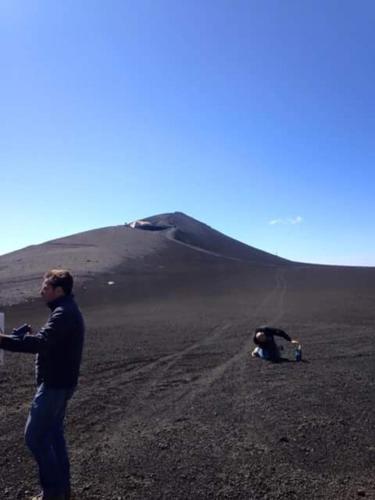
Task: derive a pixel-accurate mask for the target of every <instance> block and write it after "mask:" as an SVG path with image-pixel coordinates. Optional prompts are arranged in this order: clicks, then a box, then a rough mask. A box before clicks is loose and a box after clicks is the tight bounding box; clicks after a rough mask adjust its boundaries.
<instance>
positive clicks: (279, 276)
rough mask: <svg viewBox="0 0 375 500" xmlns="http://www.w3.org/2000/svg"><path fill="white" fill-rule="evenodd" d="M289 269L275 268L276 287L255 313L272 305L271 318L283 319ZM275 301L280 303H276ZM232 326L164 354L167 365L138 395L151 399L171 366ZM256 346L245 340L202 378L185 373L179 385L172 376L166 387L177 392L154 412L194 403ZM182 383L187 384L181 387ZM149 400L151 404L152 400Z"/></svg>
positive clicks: (162, 401)
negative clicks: (181, 349)
mask: <svg viewBox="0 0 375 500" xmlns="http://www.w3.org/2000/svg"><path fill="white" fill-rule="evenodd" d="M285 272H286V270H285V268H277V269H276V270H275V285H274V287H273V289H272V290H271V291H270V292H269V293H268V294H267V295H266V296H265V297H264V298H263V300H262V301H261V302H260V304H259V305H258V306H257V308H256V309H255V311H254V316H255V317H257V315H258V314H259V313H260V312H261V311H262V310H263V309H265V308H267V310H268V309H271V308H275V309H276V311H275V314H274V316H273V319H272V320H270V322H271V321H277V320H279V318H280V317H281V316H282V315H283V311H284V297H285V293H286V289H287V282H286V279H285ZM273 304H276V307H275V306H274V305H273ZM231 326H233V325H232V324H228V323H227V324H224V325H222V326H221V328H220V327H215V329H214V334H213V335H209V336H208V337H206V338H205V339H204V340H203V342H197V343H195V344H193V345H192V346H190V347H188V348H186V349H184V350H183V351H180V352H179V353H176V354H174V355H170V356H168V357H166V358H163V359H164V361H167V364H166V365H165V366H164V368H163V370H162V371H160V373H158V375H157V377H156V378H154V379H153V380H152V381H151V382H150V384H149V386H148V390H147V389H146V390H143V391H140V392H139V393H138V394H137V397H136V399H137V400H142V402H143V400H144V398H147V399H148V400H149V399H150V398H151V396H152V394H153V390H155V389H157V388H158V384H159V383H160V382H161V381H162V380H163V377H164V376H165V375H166V374H167V373H168V371H169V369H170V368H172V367H173V366H174V365H176V364H177V363H178V362H179V361H181V360H182V359H183V358H184V356H186V355H188V354H190V353H191V352H192V351H194V350H197V349H199V348H200V347H203V346H204V345H207V344H208V343H209V342H213V341H215V340H217V339H218V338H220V337H221V336H222V334H223V333H225V332H226V331H227V330H228V329H229V327H231ZM252 346H253V340H252V337H251V338H249V339H248V340H246V341H245V343H244V344H243V345H242V347H241V348H240V350H239V351H238V352H237V353H236V354H234V355H233V356H231V357H230V358H229V359H227V360H226V361H224V362H223V363H220V364H219V365H217V366H216V367H214V368H211V369H209V371H208V372H205V373H204V374H203V375H201V376H198V378H196V379H194V380H188V379H186V377H185V379H184V378H183V377H181V378H180V379H178V378H175V379H174V381H175V382H176V383H177V387H176V386H173V384H171V380H167V381H166V382H165V386H164V389H165V388H169V389H173V390H174V393H173V394H170V393H168V392H167V391H164V392H165V397H164V398H161V399H159V401H155V402H154V412H155V413H160V412H161V411H163V409H165V408H166V407H168V406H170V405H176V403H179V404H181V403H182V404H183V401H184V400H185V401H186V402H188V403H189V404H190V403H191V402H192V401H193V400H194V399H195V398H196V397H198V396H200V395H204V394H205V393H206V392H207V391H208V390H210V387H211V386H212V384H214V383H215V382H216V381H217V380H219V379H220V378H222V377H223V376H224V374H225V372H226V371H227V370H228V369H229V368H231V367H232V366H233V365H236V364H238V363H239V362H241V361H244V360H245V359H246V357H248V356H249V355H250V352H251V348H252ZM167 358H168V359H167ZM242 365H243V368H245V367H246V364H245V363H242ZM172 382H173V380H172ZM179 382H180V383H179ZM243 382H244V383H245V377H243ZM181 385H182V386H183V387H181ZM181 389H182V391H181ZM171 396H172V397H171ZM149 404H151V402H150V401H149Z"/></svg>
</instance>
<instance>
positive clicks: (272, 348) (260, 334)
mask: <svg viewBox="0 0 375 500" xmlns="http://www.w3.org/2000/svg"><path fill="white" fill-rule="evenodd" d="M275 336H276V337H280V338H283V339H284V340H287V341H288V342H291V343H292V344H299V342H298V340H295V339H291V338H290V337H289V335H288V334H287V333H286V332H284V331H283V330H280V329H278V328H272V327H270V326H262V327H259V328H256V330H255V334H254V339H253V340H254V344H256V346H257V347H255V349H254V350H253V352H252V353H251V355H252V356H253V357H258V358H262V359H266V360H268V361H274V362H275V361H279V360H280V358H281V356H280V348H279V346H278V345H277V344H276V342H275V338H274V337H275Z"/></svg>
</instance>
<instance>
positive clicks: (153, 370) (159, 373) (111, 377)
mask: <svg viewBox="0 0 375 500" xmlns="http://www.w3.org/2000/svg"><path fill="white" fill-rule="evenodd" d="M230 326H231V324H230V323H224V324H219V325H216V326H214V327H213V328H211V329H210V331H209V333H208V335H206V336H204V337H203V338H201V339H200V340H198V341H197V342H194V343H193V344H191V345H189V346H187V347H186V348H185V349H182V350H181V351H177V352H175V353H172V354H167V355H165V356H161V357H160V358H157V359H156V360H154V359H153V360H151V361H150V362H147V361H146V364H143V365H142V366H140V367H136V368H134V367H132V366H134V365H133V364H132V362H131V361H129V360H127V361H124V362H121V363H116V364H113V365H111V366H109V367H106V368H103V369H102V370H96V371H95V373H96V374H98V373H102V374H103V373H105V375H104V376H103V375H102V376H100V378H98V377H96V378H95V379H94V380H93V381H92V383H90V384H82V386H83V387H84V386H87V387H90V388H89V389H87V391H85V393H84V392H83V391H82V390H80V394H81V403H89V401H91V400H92V398H93V397H97V396H98V394H99V395H100V394H101V395H106V394H109V393H110V392H111V391H112V390H117V391H118V390H119V387H121V386H123V385H127V384H129V385H131V384H134V385H136V384H138V383H139V384H140V385H141V387H140V388H139V389H138V390H137V391H136V392H135V393H134V394H132V403H131V406H133V404H134V403H133V402H134V401H138V402H139V401H142V402H143V401H144V400H145V399H146V398H148V397H149V396H150V395H151V393H152V392H153V391H154V390H155V388H156V387H157V385H158V384H159V383H160V381H161V380H162V378H163V376H164V375H165V374H166V373H167V372H168V371H169V369H170V368H172V367H173V366H175V365H176V364H177V363H178V362H179V361H180V360H181V359H183V358H184V356H186V355H188V354H190V353H191V352H193V351H195V350H197V349H199V348H200V347H203V346H205V345H209V344H210V343H211V342H214V341H215V340H216V339H217V338H218V337H219V336H220V335H221V333H222V332H223V331H225V330H227V329H228V328H229V327H230ZM139 362H142V358H140V359H139V360H137V363H139ZM129 365H130V366H131V367H130V368H129ZM126 368H128V369H126ZM182 382H184V381H182ZM94 395H95V396H94ZM106 406H107V407H113V408H117V409H119V404H116V403H106Z"/></svg>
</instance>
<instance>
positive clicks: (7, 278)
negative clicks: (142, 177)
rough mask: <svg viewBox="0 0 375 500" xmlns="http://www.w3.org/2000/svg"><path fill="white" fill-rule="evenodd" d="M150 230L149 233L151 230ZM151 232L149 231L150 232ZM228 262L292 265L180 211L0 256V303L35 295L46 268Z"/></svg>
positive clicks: (78, 272)
mask: <svg viewBox="0 0 375 500" xmlns="http://www.w3.org/2000/svg"><path fill="white" fill-rule="evenodd" d="M147 229H148V230H147ZM150 229H151V230H150ZM225 261H238V262H242V261H243V262H247V263H251V264H253V265H261V266H277V265H285V264H288V263H290V262H289V261H287V260H284V259H281V258H279V257H276V256H274V255H271V254H269V253H267V252H263V251H261V250H258V249H256V248H253V247H251V246H248V245H245V244H244V243H241V242H239V241H236V240H235V239H233V238H230V237H228V236H226V235H224V234H222V233H220V232H219V231H216V230H215V229H212V228H211V227H209V226H208V225H206V224H204V223H202V222H200V221H198V220H196V219H193V218H192V217H189V216H188V215H185V214H183V213H181V212H174V213H165V214H159V215H154V216H151V217H146V218H144V219H142V220H140V221H134V222H133V223H130V224H124V225H121V226H111V227H105V228H101V229H94V230H90V231H86V232H83V233H78V234H74V235H72V236H67V237H64V238H59V239H55V240H51V241H47V242H45V243H42V244H39V245H33V246H29V247H26V248H23V249H21V250H18V251H15V252H12V253H9V254H6V255H2V256H0V284H1V288H0V304H8V303H12V302H14V301H22V300H25V299H26V298H27V297H32V296H35V295H36V294H37V290H38V286H39V285H38V283H39V281H40V278H41V276H42V275H43V273H44V272H45V271H46V270H47V269H51V268H56V267H64V268H67V269H70V270H71V271H72V272H73V273H74V275H75V276H77V277H78V278H79V280H82V281H84V280H87V279H92V278H93V277H95V276H96V275H100V274H103V273H108V272H113V271H115V270H116V269H118V268H120V267H121V269H122V271H123V272H128V271H129V272H135V271H134V270H135V269H138V270H139V271H140V272H141V271H142V269H145V268H146V267H147V269H148V270H149V271H150V270H152V268H153V267H155V266H158V269H169V268H171V266H175V268H178V269H179V272H183V271H188V270H189V266H190V265H193V263H194V266H195V269H197V268H198V267H199V266H202V268H203V267H205V266H207V265H210V263H214V265H217V264H218V263H220V262H225Z"/></svg>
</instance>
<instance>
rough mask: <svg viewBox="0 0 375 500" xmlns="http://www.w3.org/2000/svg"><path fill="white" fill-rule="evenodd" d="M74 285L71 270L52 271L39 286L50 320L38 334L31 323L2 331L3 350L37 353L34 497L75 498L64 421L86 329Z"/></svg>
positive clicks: (31, 434)
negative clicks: (37, 488)
mask: <svg viewBox="0 0 375 500" xmlns="http://www.w3.org/2000/svg"><path fill="white" fill-rule="evenodd" d="M72 288H73V277H72V276H71V274H70V273H69V272H68V271H66V270H64V269H53V270H51V271H48V272H47V273H46V274H45V275H44V279H43V283H42V287H41V290H40V293H41V296H42V298H43V300H44V301H45V302H46V304H47V306H48V307H49V308H50V310H51V313H50V315H49V318H48V321H47V323H46V324H45V325H44V326H43V327H42V328H41V329H40V330H39V332H38V333H36V334H35V335H34V334H32V331H31V327H30V326H28V325H25V326H24V327H23V328H21V329H19V330H17V329H16V330H14V331H13V334H12V335H0V348H1V349H5V350H7V351H14V352H24V353H34V354H36V363H35V366H36V381H37V390H36V393H35V396H34V399H33V402H32V404H31V409H30V413H29V416H28V419H27V423H26V428H25V441H26V445H27V446H28V448H29V449H30V451H31V453H32V454H33V456H34V458H35V460H36V462H37V464H38V468H39V480H40V485H41V488H42V492H41V493H40V494H39V495H37V496H35V497H33V500H69V499H70V497H71V494H70V470H69V458H68V452H67V448H66V443H65V439H64V427H63V423H64V417H65V411H66V407H67V403H68V401H69V399H70V398H71V397H72V395H73V393H74V391H75V389H76V386H77V382H78V376H79V368H80V364H81V357H82V348H83V341H84V330H85V328H84V321H83V318H82V315H81V312H80V310H79V308H78V306H77V304H76V302H75V300H74V297H73V294H72ZM25 330H26V332H25Z"/></svg>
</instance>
